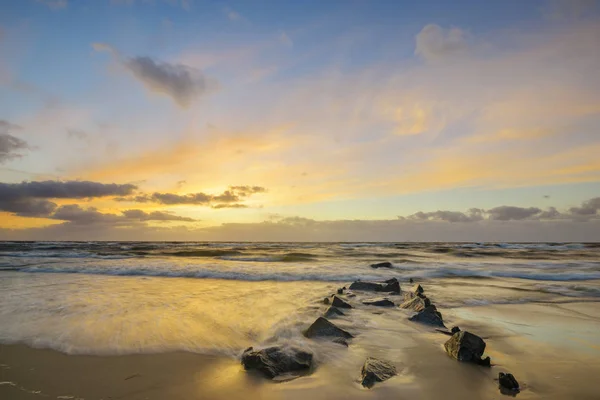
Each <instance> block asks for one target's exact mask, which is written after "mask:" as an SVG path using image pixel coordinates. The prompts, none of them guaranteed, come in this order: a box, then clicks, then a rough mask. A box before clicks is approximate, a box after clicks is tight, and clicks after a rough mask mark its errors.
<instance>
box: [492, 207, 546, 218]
mask: <svg viewBox="0 0 600 400" xmlns="http://www.w3.org/2000/svg"><path fill="white" fill-rule="evenodd" d="M487 212H488V214H489V215H490V219H493V220H497V221H513V220H522V219H527V218H530V217H533V216H534V215H536V214H539V213H541V212H542V210H541V209H539V208H537V207H529V208H523V207H513V206H500V207H495V208H492V209H491V210H487Z"/></svg>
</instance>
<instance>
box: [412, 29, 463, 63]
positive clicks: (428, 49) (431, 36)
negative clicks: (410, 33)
mask: <svg viewBox="0 0 600 400" xmlns="http://www.w3.org/2000/svg"><path fill="white" fill-rule="evenodd" d="M467 47H468V46H467V40H466V33H465V32H464V31H463V30H461V29H459V28H450V29H444V28H442V27H440V26H439V25H435V24H429V25H426V26H425V27H424V28H423V29H422V30H421V31H420V32H419V33H418V34H417V36H416V48H415V54H416V55H418V56H420V57H422V58H423V59H425V60H427V61H437V60H441V59H444V58H447V57H452V56H456V55H459V54H463V53H465V51H466V50H467Z"/></svg>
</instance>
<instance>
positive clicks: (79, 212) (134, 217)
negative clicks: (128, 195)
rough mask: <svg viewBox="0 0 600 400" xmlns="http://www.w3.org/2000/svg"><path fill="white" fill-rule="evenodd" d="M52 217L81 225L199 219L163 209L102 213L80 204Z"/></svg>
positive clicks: (190, 220) (68, 206) (71, 205)
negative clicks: (174, 213) (119, 213)
mask: <svg viewBox="0 0 600 400" xmlns="http://www.w3.org/2000/svg"><path fill="white" fill-rule="evenodd" d="M50 218H52V219H56V220H61V221H67V222H70V223H73V224H79V225H100V224H102V225H113V226H122V225H124V226H129V225H132V224H136V223H140V222H147V221H180V222H195V221H197V220H195V219H193V218H189V217H181V216H177V215H173V214H171V213H167V212H162V211H153V212H150V213H148V212H145V211H143V210H125V211H122V212H121V215H118V214H110V213H102V212H100V211H98V210H97V209H96V208H93V207H89V208H82V207H81V206H79V205H78V204H68V205H64V206H60V207H59V208H58V209H56V211H55V212H54V214H53V215H52V216H50Z"/></svg>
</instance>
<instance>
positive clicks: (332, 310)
mask: <svg viewBox="0 0 600 400" xmlns="http://www.w3.org/2000/svg"><path fill="white" fill-rule="evenodd" d="M340 315H346V314H344V313H343V312H342V310H340V309H339V308H337V307H334V306H329V308H328V309H327V310H325V313H323V316H324V317H325V318H335V317H337V316H340Z"/></svg>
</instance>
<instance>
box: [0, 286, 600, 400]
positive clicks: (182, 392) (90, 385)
mask: <svg viewBox="0 0 600 400" xmlns="http://www.w3.org/2000/svg"><path fill="white" fill-rule="evenodd" d="M215 283H222V284H223V285H225V286H228V285H231V282H215V281H212V282H205V281H202V282H200V283H196V285H197V287H198V286H202V285H209V286H211V285H214V284H215ZM432 283H433V282H432ZM238 285H239V283H238ZM244 285H249V286H252V285H254V286H261V285H263V283H244ZM267 285H270V286H269V290H276V289H279V292H280V293H288V294H289V293H293V290H294V289H293V287H294V286H296V285H297V284H296V283H280V284H278V285H276V286H277V288H274V287H273V286H272V284H267ZM447 285H448V282H446V283H445V284H444V285H443V286H445V287H446V290H448V287H447ZM423 286H424V287H425V288H426V290H429V292H428V293H429V294H430V296H432V298H435V295H436V292H435V287H436V285H433V284H431V285H429V286H427V283H423ZM309 287H310V288H311V289H312V292H313V294H314V295H315V297H316V296H317V295H318V294H317V293H314V292H315V291H316V290H321V291H324V293H325V294H327V290H328V289H334V288H335V285H331V284H330V285H326V286H325V287H324V285H323V284H322V283H315V284H312V283H310V282H306V283H303V284H301V286H300V287H299V291H303V292H304V291H305V290H307V288H309ZM429 288H431V289H429ZM354 303H356V301H355V302H354ZM308 309H309V310H311V311H309V315H310V313H311V312H312V314H313V316H314V317H316V316H318V315H319V312H322V311H323V310H324V309H325V306H324V305H319V304H318V301H317V300H315V301H314V302H313V305H312V306H311V307H309V308H308ZM238 311H239V312H238V314H239V315H243V310H238ZM441 311H442V313H443V315H444V320H445V321H446V323H447V324H448V326H452V325H458V326H460V327H461V329H463V330H467V331H470V332H473V333H476V334H477V335H479V336H481V337H482V338H483V339H484V340H485V341H486V343H487V348H486V353H485V354H486V355H489V356H490V357H491V359H492V367H491V368H485V367H480V366H476V365H472V364H467V363H460V362H457V361H455V360H452V359H451V358H449V357H448V356H447V355H446V353H445V351H444V349H443V344H444V342H445V341H446V340H448V336H446V335H443V334H441V333H438V332H436V331H435V330H433V329H432V328H431V327H430V326H427V325H423V324H419V323H414V322H410V321H408V319H407V315H409V314H410V313H409V314H407V313H406V311H405V310H400V309H398V308H397V307H394V308H393V309H392V308H386V309H378V308H377V307H369V306H362V307H357V308H356V309H354V310H352V311H351V313H352V314H353V316H352V317H351V318H348V320H346V321H343V320H342V319H339V320H336V321H335V322H336V324H338V325H339V326H341V327H343V328H344V329H348V330H349V331H351V332H353V333H355V334H356V338H355V339H353V341H352V344H351V345H350V347H349V348H343V347H342V346H338V345H335V344H331V343H328V342H323V341H313V342H314V343H308V342H309V341H308V340H307V341H306V343H304V346H309V348H310V349H311V350H312V351H314V352H315V355H316V358H317V360H316V368H315V369H314V371H313V372H312V373H311V374H310V375H308V376H304V377H301V378H298V379H295V380H292V381H289V382H283V383H276V382H272V381H269V380H266V379H264V378H263V377H262V376H260V374H257V373H255V372H253V371H244V369H243V367H242V366H241V364H240V362H239V358H238V357H236V355H235V354H233V353H234V352H233V351H232V354H231V355H227V356H226V355H223V354H214V355H208V354H197V353H194V352H181V351H177V352H163V353H157V354H131V355H112V356H111V355H107V356H89V355H67V354H63V353H60V352H57V351H54V350H49V349H35V348H32V347H29V346H26V345H23V344H14V345H2V346H1V347H0V368H1V369H0V373H1V377H0V378H1V379H0V381H1V384H0V398H2V399H11V400H12V399H15V400H19V399H43V398H50V399H86V400H88V399H196V398H197V399H235V398H260V399H305V398H315V399H317V398H318V399H348V398H357V399H359V398H376V399H384V398H407V399H408V398H412V399H415V398H417V399H439V398H445V399H464V398H471V399H497V398H503V397H504V395H502V394H501V393H500V392H499V389H498V382H497V380H495V379H496V378H497V376H498V373H499V372H511V373H513V374H514V375H515V377H517V379H518V380H519V382H520V383H521V387H522V390H521V392H520V393H518V394H517V397H518V398H521V399H557V400H558V399H568V398H576V399H597V398H598V384H597V382H596V379H595V378H596V377H597V376H598V374H599V373H600V361H599V360H600V357H598V356H599V355H600V337H598V335H597V331H598V328H599V327H600V311H598V307H597V303H595V302H558V301H557V302H541V303H530V304H505V305H489V306H475V307H455V308H450V309H448V310H443V309H442V310H441ZM231 312H233V311H231ZM307 318H308V316H307ZM309 323H310V320H308V319H307V320H306V322H303V323H301V324H300V325H307V324H309ZM282 336H283V335H282ZM288 339H289V340H292V341H294V343H296V344H298V343H300V342H299V339H298V338H292V337H290V338H288ZM285 340H286V339H285V338H281V339H280V340H279V341H285ZM269 341H270V340H266V341H265V342H269ZM248 344H249V345H256V344H257V343H251V341H250V340H248ZM242 350H243V347H240V348H239V351H240V352H241V351H242ZM367 356H373V357H383V358H385V359H387V360H390V361H392V362H393V363H394V364H395V365H396V367H397V368H398V376H396V377H394V378H392V379H389V380H388V381H386V382H382V383H379V384H377V385H376V386H375V387H374V388H372V389H371V390H367V389H364V388H362V387H361V386H360V384H359V378H360V368H361V366H362V363H363V362H364V360H365V358H366V357H367Z"/></svg>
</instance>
